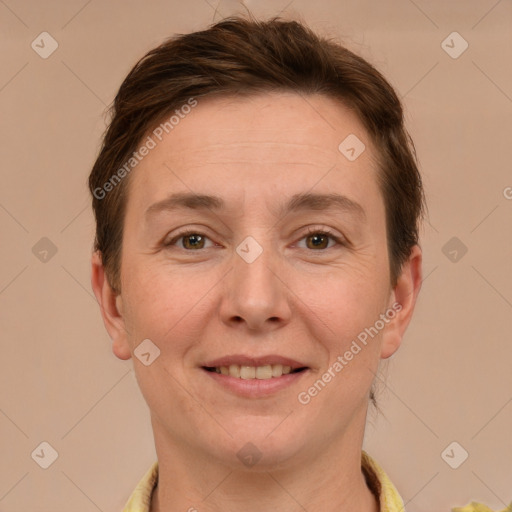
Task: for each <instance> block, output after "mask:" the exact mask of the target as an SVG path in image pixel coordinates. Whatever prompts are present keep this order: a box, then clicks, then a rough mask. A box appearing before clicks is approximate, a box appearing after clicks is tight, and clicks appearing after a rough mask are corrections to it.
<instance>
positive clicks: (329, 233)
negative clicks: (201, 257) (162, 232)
mask: <svg viewBox="0 0 512 512" xmlns="http://www.w3.org/2000/svg"><path fill="white" fill-rule="evenodd" d="M190 235H199V236H201V237H204V238H206V239H208V240H210V239H209V237H207V236H206V235H204V234H203V233H201V232H200V231H194V230H187V231H183V232H181V233H178V234H177V235H176V236H175V237H174V238H173V239H172V240H170V241H169V242H165V243H164V244H163V246H164V247H171V246H173V245H175V244H176V242H177V241H178V240H180V238H186V237H187V236H190ZM311 235H323V236H327V237H329V238H330V239H332V240H333V241H334V242H336V244H337V245H346V244H345V243H344V241H343V240H342V239H341V238H340V237H338V236H337V235H335V234H334V233H333V232H332V231H330V230H329V229H325V228H322V229H318V228H308V230H307V231H306V233H305V234H304V235H303V236H302V237H301V238H300V239H299V240H303V239H304V238H307V237H308V236H311ZM210 241H211V240H210ZM331 248H332V247H326V248H325V249H319V250H318V251H319V252H322V251H325V250H326V249H331ZM180 249H182V250H184V251H187V252H199V251H201V250H205V249H195V250H194V249H185V248H184V247H180ZM310 250H311V251H315V249H310Z"/></svg>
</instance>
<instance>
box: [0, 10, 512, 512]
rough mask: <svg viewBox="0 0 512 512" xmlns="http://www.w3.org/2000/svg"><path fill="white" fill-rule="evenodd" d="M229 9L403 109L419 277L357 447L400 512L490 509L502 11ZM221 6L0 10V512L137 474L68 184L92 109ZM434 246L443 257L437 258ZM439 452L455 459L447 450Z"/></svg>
mask: <svg viewBox="0 0 512 512" xmlns="http://www.w3.org/2000/svg"><path fill="white" fill-rule="evenodd" d="M245 5H247V6H248V7H249V8H250V9H251V10H252V11H253V12H254V13H255V14H257V15H262V16H269V15H273V14H277V13H278V12H280V11H283V12H282V14H283V15H284V16H295V17H297V16H301V17H302V18H303V19H305V20H306V21H307V22H308V23H309V24H310V25H311V26H312V27H313V28H315V29H317V30H319V31H321V32H323V33H329V34H331V35H333V36H336V37H340V38H342V39H343V40H344V41H345V43H346V44H347V45H348V46H349V47H351V48H352V49H354V50H355V51H357V52H359V53H360V54H362V55H363V56H365V57H366V58H367V59H369V60H370V61H371V62H372V63H374V64H375V65H376V66H377V67H378V68H379V69H381V70H382V71H383V73H384V74H385V75H386V76H387V77H388V78H389V80H390V81H391V83H392V84H393V85H394V86H395V87H396V88H397V90H398V91H399V93H400V94H401V96H402V97H403V98H404V102H405V106H406V109H407V119H408V122H409V127H410V131H411V133H412V136H413V138H414V140H415V143H416V146H417V150H418V155H419V158H420V161H421V167H422V171H423V174H424V179H425V185H426V190H427V194H428V200H429V206H430V219H429V220H430V222H429V223H428V224H426V226H425V229H424V230H423V248H424V255H425V266H424V272H425V276H426V277H425V282H424V284H423V289H422V292H421V297H420V300H419V304H418V307H417V313H416V316H415V319H414V320H413V324H412V325H411V327H410V329H409V331H408V333H407V336H406V339H405V342H404V344H403V346H402V348H401V350H400V351H399V353H398V354H397V355H396V356H395V357H393V359H392V361H391V363H390V366H389V371H388V375H389V376H388V379H387V382H386V385H384V384H382V385H381V389H382V392H381V394H380V403H381V407H382V409H383V410H384V414H385V416H379V417H376V416H375V415H373V416H372V418H370V419H371V421H370V423H369V425H368V429H367V435H366V441H365V448H366V449H367V450H368V451H369V452H370V453H371V454H372V455H373V456H374V457H375V458H376V459H377V460H378V461H379V462H380V464H381V465H382V466H383V467H384V468H385V469H386V471H387V472H388V474H389V475H390V477H391V479H392V480H393V482H394V483H395V485H396V486H397V488H398V489H399V491H400V493H401V494H402V496H403V498H404V500H405V502H406V508H407V511H408V512H427V511H428V512H432V511H437V510H439V511H442V510H449V509H450V507H452V506H456V505H458V506H462V505H465V504H466V503H467V502H468V501H470V500H478V501H483V502H486V503H487V504H488V505H490V506H491V507H493V508H494V509H495V510H501V509H502V508H504V507H505V505H506V504H508V503H509V502H511V501H512V464H511V460H512V372H511V371H510V367H511V365H510V362H511V360H512V343H511V336H510V332H511V330H512V314H511V313H512V309H511V308H512V264H511V262H512V229H511V228H512V223H511V219H512V199H511V198H512V188H507V187H512V173H511V163H510V162H511V161H512V66H511V62H512V3H511V2H510V1H509V0H501V1H496V0H478V1H477V0H472V1H469V0H460V1H446V2H445V1H441V0H439V1H433V2H428V1H426V0H415V1H414V2H413V1H412V0H393V1H377V0H374V1H370V0H366V1H356V0H345V1H334V0H333V1H319V0H315V1H314V2H308V1H307V0H294V1H291V2H290V0H275V1H272V2H271V1H270V0H269V1H256V0H252V1H250V0H247V1H246V2H245ZM240 9H241V7H240V3H239V2H235V1H225V0H223V1H221V2H220V3H219V2H218V0H207V1H206V0H189V1H187V2H178V1H174V2H169V1H168V2H164V1H162V0H160V1H157V0H154V1H151V2H136V1H133V0H130V1H123V2H122V1H121V0H118V1H108V2H106V1H100V0H90V1H86V0H72V1H66V2H64V1H57V0H54V1H46V2H41V1H40V0H25V1H22V0H19V1H17V0H0V34H1V42H2V52H1V67H0V108H1V123H0V130H1V132H0V140H1V156H0V158H1V166H0V169H1V171H0V172H1V188H0V226H1V230H2V231H1V232H2V245H1V249H0V319H1V331H0V332H1V357H0V390H1V396H0V439H1V446H2V449H1V455H0V511H1V512H21V511H27V510H30V511H32V512H49V511H54V512H60V511H62V512H64V511H69V510H73V511H74V512H94V511H97V510H101V511H104V512H107V511H116V510H120V509H121V507H122V505H123V504H124V502H125V500H126V499H127V497H128V496H129V494H130V493H131V491H132V490H133V488H134V487H135V485H136V483H137V482H138V481H139V479H140V478H141V476H142V475H143V473H144V472H145V471H146V470H147V468H148V467H149V465H150V464H151V463H152V462H153V461H154V460H155V452H154V448H153V439H152V431H151V425H150V422H149V415H148V411H147V407H146V405H145V402H144V401H143V399H142V396H141V394H140V392H139V390H138V387H137V384H136V381H135V377H134V373H133V371H132V369H131V368H132V361H124V362H123V361H120V360H118V359H116V358H115V357H114V356H113V354H112V353H111V349H110V340H109V338H108V336H107V334H106V331H105V330H104V327H103V324H102V322H101V319H100V314H99V309H98V306H97V304H96V302H95V299H94V297H93V295H92V292H91V288H90V282H89V281H90V267H89V265H90V264H89V255H90V250H91V244H92V239H93V218H92V213H91V210H90V204H89V203H90V200H89V197H88V193H87V189H86V184H85V183H86V178H87V176H88V173H89V170H90V167H91V165H92V163H93V160H94V158H95V155H96V153H97V150H98V145H99V140H100V136H101V133H102V131H103V129H104V116H103V112H104V110H105V107H106V106H107V105H108V104H109V103H110V102H111V101H112V99H113V97H114V94H115V92H116V90H117V88H118V87H119V85H120V83H121V80H122V79H123V78H124V76H125V74H126V73H127V72H128V70H129V69H130V68H131V66H132V65H133V64H134V63H135V61H136V59H138V58H139V57H141V56H142V55H143V54H144V53H145V52H146V51H147V50H149V49H150V48H152V47H153V46H155V45H156V44H158V43H159V42H161V41H162V40H163V39H164V38H165V37H168V36H170V35H172V34H174V33H177V32H182V33H183V32H189V31H192V30H197V29H200V28H204V27H205V26H206V25H208V24H209V23H211V22H212V21H217V20H218V19H220V18H221V17H223V16H225V15H228V14H230V13H233V12H235V11H237V10H240ZM43 31H47V32H49V33H50V34H51V36H52V37H53V38H54V39H55V40H56V41H57V42H58V45H59V46H58V48H57V50H56V51H55V52H54V53H53V54H52V55H51V56H49V57H48V58H47V59H43V58H41V57H40V56H39V54H38V53H36V52H35V51H34V50H33V49H32V48H31V43H32V41H34V40H36V42H37V41H40V38H39V39H36V38H37V36H38V35H39V34H40V33H41V32H43ZM454 31H457V32H458V33H460V35H461V36H462V37H463V38H464V40H466V41H467V43H468V44H469V47H468V49H467V50H466V51H465V52H464V53H463V54H462V55H460V56H459V57H458V58H457V59H454V58H452V57H451V56H450V55H448V53H446V52H445V51H444V49H443V47H442V41H443V40H445V39H446V38H447V36H448V35H449V34H451V33H452V32H454ZM452 39H453V38H452ZM451 41H452V40H451V39H448V42H447V43H445V44H449V45H450V46H453V47H454V48H453V49H452V51H456V50H458V49H460V48H461V44H462V40H457V39H455V40H454V41H453V43H452V42H451ZM45 47H46V48H48V47H49V46H48V45H46V46H45ZM507 195H508V198H509V199H507V197H506V196H507ZM43 237H47V238H48V239H49V240H51V242H52V243H53V244H54V245H55V247H56V248H57V252H56V254H55V255H53V256H52V253H51V252H49V253H48V254H46V259H47V260H46V261H41V260H40V258H44V256H45V254H44V252H43V251H44V250H48V245H44V244H48V242H47V241H46V242H44V241H43V242H40V243H41V244H43V245H38V246H36V249H35V250H34V251H33V247H34V246H35V245H36V244H37V243H38V241H39V240H40V239H41V238H43ZM452 237H457V238H458V239H459V241H456V242H455V243H456V244H458V245H459V247H456V246H454V247H451V246H448V248H445V249H444V252H443V247H445V244H446V243H447V242H448V241H449V240H450V239H451V238H452ZM461 243H463V244H464V245H465V246H466V247H467V249H468V250H467V253H466V254H465V255H464V256H463V257H462V258H460V255H461V254H462V253H461V250H460V244H461ZM454 249H455V250H456V251H457V255H456V256H457V258H460V259H459V260H458V261H456V262H454V261H451V260H450V258H452V259H453V258H454V257H455V253H453V252H452V253H451V254H450V252H449V251H453V250H454ZM34 253H35V254H34ZM445 253H447V254H448V256H446V255H445ZM43 441H46V442H48V443H49V444H50V445H51V446H52V447H53V448H54V449H55V450H56V451H57V452H58V458H57V460H56V461H55V462H54V463H53V464H52V465H51V466H50V467H49V468H48V469H42V468H41V467H40V466H39V465H38V464H37V463H36V462H35V460H34V459H36V460H39V461H41V460H42V458H43V457H42V456H40V457H39V459H38V458H37V456H36V455H34V459H33V458H32V457H31V453H32V452H33V451H34V450H35V449H36V448H38V446H39V445H40V443H41V442H43ZM453 441H456V442H458V443H459V444H460V445H461V446H462V447H463V448H464V449H465V450H467V452H468V453H469V457H468V459H467V460H466V461H465V462H464V463H463V464H462V465H461V466H460V467H459V468H458V469H452V468H451V467H450V466H449V465H448V464H447V463H446V462H445V461H444V460H443V458H442V456H441V454H442V452H443V451H444V450H445V448H446V447H447V446H448V445H449V444H450V443H452V442H453ZM36 453H40V454H41V452H40V448H39V449H38V450H36ZM49 453H50V452H49V451H48V449H47V450H46V454H45V457H49ZM449 454H450V455H451V460H452V461H457V460H459V457H460V454H461V451H460V448H456V449H455V450H454V451H453V452H449Z"/></svg>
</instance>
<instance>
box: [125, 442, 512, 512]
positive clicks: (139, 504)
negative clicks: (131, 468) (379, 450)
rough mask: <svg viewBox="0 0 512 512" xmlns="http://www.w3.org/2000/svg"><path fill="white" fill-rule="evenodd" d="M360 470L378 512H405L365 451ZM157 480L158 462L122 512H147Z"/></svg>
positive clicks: (400, 502) (394, 491) (396, 492)
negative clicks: (373, 497) (375, 500)
mask: <svg viewBox="0 0 512 512" xmlns="http://www.w3.org/2000/svg"><path fill="white" fill-rule="evenodd" d="M361 468H362V470H363V472H364V474H365V476H366V480H367V482H368V487H369V488H370V489H371V490H372V491H373V492H374V494H376V496H378V497H379V502H380V512H405V509H404V505H403V501H402V498H400V495H399V494H398V491H397V490H396V488H395V486H394V485H393V484H392V483H391V480H389V478H388V476H387V475H386V473H385V472H384V470H383V469H382V468H381V467H380V466H379V465H378V464H377V462H375V461H374V460H373V459H372V458H371V457H370V456H369V455H368V454H367V453H366V452H365V451H363V452H362V454H361ZM157 479H158V461H157V462H155V463H153V465H152V466H151V467H150V468H149V470H148V471H147V472H146V474H145V475H144V477H143V478H142V480H141V481H140V482H139V484H138V485H137V487H136V488H135V490H134V491H133V493H132V495H131V496H130V499H129V500H128V501H127V503H126V505H125V506H124V509H123V512H149V506H150V504H151V494H152V492H153V489H154V487H155V485H156V483H157ZM463 512H466V511H465V510H464V511H463ZM472 512H473V511H472ZM475 512H480V511H475ZM507 512H508V511H507ZM511 512H512V511H511Z"/></svg>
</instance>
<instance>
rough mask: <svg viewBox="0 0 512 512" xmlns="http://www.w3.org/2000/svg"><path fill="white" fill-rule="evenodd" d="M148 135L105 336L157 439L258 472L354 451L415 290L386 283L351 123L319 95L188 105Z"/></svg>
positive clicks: (369, 163)
mask: <svg viewBox="0 0 512 512" xmlns="http://www.w3.org/2000/svg"><path fill="white" fill-rule="evenodd" d="M151 136H152V138H153V139H154V140H155V142H156V147H154V148H153V149H151V150H150V151H149V154H148V155H147V156H145V157H144V158H143V160H142V161H141V162H140V163H139V164H138V166H137V167H136V168H135V169H134V170H133V171H132V174H131V176H130V178H129V179H130V184H129V195H128V200H127V209H126V217H125V223H124V239H123V247H122V261H121V294H120V296H119V297H117V301H116V305H117V309H118V312H119V316H118V317H115V318H113V320H112V321H111V322H110V325H109V332H110V334H111V336H112V337H113V340H114V345H113V349H114V352H115V354H116V355H117V356H118V357H120V358H122V359H126V358H129V357H131V356H133V360H134V368H135V372H136V376H137V379H138V382H139V385H140V387H141V391H142V393H143V395H144V397H145V399H146V401H147V403H148V405H149V407H150V411H151V418H152V422H153V428H154V431H155V438H156V440H157V444H158V443H166V444H168V446H174V447H181V449H185V448H183V447H186V449H187V450H189V451H195V452H196V453H202V454H206V455H208V457H210V458H211V457H213V458H214V459H215V460H218V461H220V462H222V463H225V464H228V465H232V466H234V465H237V464H238V465H239V464H241V463H242V462H244V463H245V464H248V465H250V463H248V460H249V459H248V458H247V457H246V456H249V458H250V457H252V458H253V461H255V460H257V459H259V460H258V467H262V468H264V467H265V466H266V465H273V464H275V463H276V462H278V461H279V462H280V463H281V465H282V467H285V466H286V464H287V463H292V462H293V461H297V460H300V459H304V460H306V459H307V458H308V457H311V456H317V455H318V454H320V453H321V452H322V450H327V449H329V446H332V444H333V443H336V442H339V441H341V440H342V439H343V438H347V439H348V438H350V439H352V440H356V439H357V440H362V432H363V429H364V420H365V416H366V409H367V401H368V394H369V390H370V387H371V384H372V381H373V380H374V374H375V373H376V371H377V367H378V362H379V359H380V358H381V357H389V356H390V355H391V354H392V353H393V352H394V351H395V350H396V349H397V347H398V345H399V343H400V339H401V335H402V333H403V330H404V329H405V327H406V324H407V321H408V316H409V314H410V308H409V307H405V308H403V309H402V310H401V311H398V309H400V306H398V307H397V306H396V302H397V301H398V302H400V301H401V299H402V298H404V299H405V300H409V299H407V298H406V296H407V294H408V295H410V294H411V288H410V281H411V279H409V281H407V279H406V280H405V282H406V285H404V286H405V287H403V289H401V288H396V289H393V287H392V286H391V284H390V274H389V255H388V249H387V241H386V224H385V208H384V201H383V197H382V195H381V192H380V190H379V188H378V185H377V180H376V172H377V170H376V165H375V161H374V160H375V158H374V157H375V149H374V148H373V146H372V143H371V141H370V140H369V137H368V135H367V133H366V131H365V130H364V128H363V126H362V124H361V123H360V121H359V120H358V119H357V117H356V116H355V115H354V114H353V113H352V112H351V111H349V110H348V109H347V108H345V107H344V106H343V105H340V104H339V103H335V102H334V101H333V100H331V99H328V98H326V97H322V96H307V97H301V96H299V95H296V94H284V93H272V94H264V95H259V96H255V97H250V98H245V99H244V98H224V99H220V98H214V99H212V98H210V99H201V98H198V104H197V106H196V107H195V108H193V109H192V111H191V112H190V113H189V114H188V115H186V116H185V117H184V118H183V119H180V122H179V124H178V125H176V126H175V127H174V128H173V129H172V131H170V132H169V133H168V134H165V132H164V137H162V140H161V141H159V140H158V138H157V137H155V136H154V135H151ZM354 136H355V137H357V139H355V138H354ZM347 137H349V139H347V141H346V142H345V143H343V141H344V140H345V139H346V138H347ZM358 139H359V142H358ZM342 143H343V144H342ZM361 143H362V144H364V147H363V146H362V144H361ZM340 144H341V149H340ZM194 196H201V198H197V197H196V199H195V200H194ZM202 196H208V198H205V197H202ZM419 259H421V258H420V257H419ZM418 265H419V263H418ZM418 273H419V267H418V269H416V274H417V275H418ZM405 292H407V293H405ZM400 294H401V295H400ZM402 302H403V301H402ZM393 304H395V306H394V307H393ZM391 310H392V311H391ZM390 311H391V312H390ZM381 315H383V316H381ZM384 319H385V321H384ZM365 329H367V331H365ZM364 333H366V342H365V343H363V341H362V340H363V339H365V335H364ZM369 333H372V335H370V334H369ZM144 340H150V341H144ZM143 341H144V344H143V345H141V346H140V347H139V349H138V350H137V347H138V346H139V345H140V344H141V343H142V342H143ZM354 343H355V344H354ZM356 347H359V350H357V348H356ZM158 350H159V353H158ZM134 351H135V352H134ZM350 354H352V355H350ZM336 362H337V363H338V364H336ZM256 367H257V368H256ZM286 367H291V368H289V369H287V368H286ZM215 368H217V369H215ZM255 368H256V369H255ZM283 370H284V372H285V373H284V374H282V372H283ZM219 371H220V372H221V373H218V372H219ZM287 371H289V372H290V373H286V372H287ZM272 372H273V373H272ZM227 373H229V375H226V374H227ZM240 374H241V377H239V375H240ZM271 375H275V376H273V377H271ZM326 375H327V376H326ZM329 375H330V378H329ZM269 377H270V378H269ZM319 381H321V382H319ZM315 383H316V385H315Z"/></svg>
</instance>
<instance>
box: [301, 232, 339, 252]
mask: <svg viewBox="0 0 512 512" xmlns="http://www.w3.org/2000/svg"><path fill="white" fill-rule="evenodd" d="M303 240H305V246H302V247H301V245H302V241H303ZM342 245H343V242H342V240H341V239H340V238H339V237H338V236H336V235H335V234H334V233H331V232H330V231H328V230H327V229H325V228H324V229H310V230H309V231H308V232H307V233H306V234H305V235H304V236H303V237H302V238H301V240H300V242H299V247H300V248H301V249H312V250H314V251H315V250H323V249H330V248H331V247H333V246H342Z"/></svg>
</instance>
